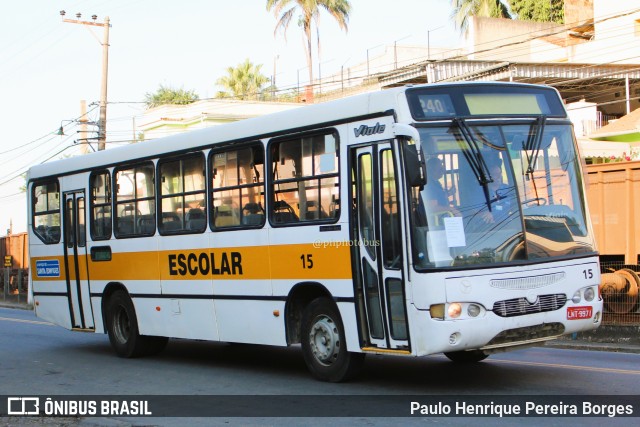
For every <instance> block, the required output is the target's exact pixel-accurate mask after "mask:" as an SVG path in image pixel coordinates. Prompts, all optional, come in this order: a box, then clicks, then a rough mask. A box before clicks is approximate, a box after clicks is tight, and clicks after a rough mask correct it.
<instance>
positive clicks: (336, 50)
mask: <svg viewBox="0 0 640 427" xmlns="http://www.w3.org/2000/svg"><path fill="white" fill-rule="evenodd" d="M450 3H451V2H450V0H393V1H391V2H389V1H383V0H351V5H352V11H351V14H350V18H349V23H348V26H349V28H348V32H347V33H345V32H343V31H342V30H340V28H339V27H338V25H337V24H336V23H335V22H334V21H333V18H331V17H330V16H329V15H328V14H323V15H321V17H320V38H321V45H322V57H321V62H322V75H323V76H324V75H329V74H332V73H334V72H337V71H338V70H339V69H340V67H341V66H344V67H350V66H353V65H356V64H359V63H363V62H364V61H365V60H366V55H367V50H368V51H369V55H371V56H372V57H373V56H375V55H376V53H378V52H379V53H382V51H383V50H384V46H385V45H387V46H389V45H393V44H394V42H397V43H398V44H399V45H405V44H406V45H422V46H426V45H427V39H429V44H430V46H431V47H433V48H438V47H446V48H455V47H459V46H460V45H461V44H462V43H461V41H460V38H459V35H458V32H457V30H456V29H455V28H454V25H453V23H452V20H451V19H450V15H451V8H450ZM61 10H65V11H66V12H67V13H66V16H65V18H68V19H75V15H76V13H78V12H80V13H82V17H81V19H82V20H91V15H93V14H96V15H97V16H98V18H97V22H104V18H105V16H109V18H110V20H111V28H110V34H109V45H110V46H109V72H108V103H109V104H108V108H107V142H108V144H107V147H108V149H109V148H111V147H115V146H117V145H121V144H122V143H119V142H118V141H125V140H128V139H131V138H132V134H133V130H132V129H133V126H134V118H136V117H138V118H139V117H140V115H141V114H142V112H143V110H144V104H143V103H142V102H143V100H144V96H145V94H146V93H152V92H155V90H156V89H157V88H158V87H159V85H160V84H163V85H165V86H171V87H175V88H180V87H182V88H184V89H186V90H194V91H195V92H196V93H197V94H198V95H199V96H200V98H201V99H204V98H209V97H213V96H215V94H216V93H217V92H218V90H219V88H218V87H216V85H215V82H216V80H217V79H218V78H220V77H222V76H223V75H225V72H226V69H227V67H229V66H235V65H237V64H239V63H240V62H243V61H244V60H245V59H247V58H248V59H249V60H250V61H251V62H253V63H254V64H263V67H262V72H263V74H265V75H267V76H269V77H271V76H272V75H273V74H274V69H275V77H276V85H277V86H278V87H286V86H289V87H293V86H295V85H296V82H297V79H298V75H304V76H306V75H307V74H306V73H307V70H306V60H305V55H304V50H303V44H302V35H301V31H300V29H299V28H298V27H297V25H296V22H295V19H294V20H293V21H292V23H291V25H290V27H289V29H288V31H287V33H286V38H285V37H284V36H283V34H282V32H279V33H278V34H277V35H276V36H275V37H274V29H275V24H276V18H275V17H274V15H273V13H272V12H267V10H266V0H236V1H223V0H182V1H180V2H177V1H175V0H173V1H169V0H73V1H72V0H23V1H12V2H5V3H4V4H3V12H2V13H1V14H0V95H1V96H2V98H3V99H2V101H1V102H0V123H1V124H2V129H3V132H2V137H1V138H0V206H1V208H0V236H1V235H5V234H6V232H7V230H8V229H9V227H10V224H12V227H13V232H14V233H17V232H22V231H26V226H27V225H26V224H27V214H26V196H25V194H24V193H22V192H21V190H20V187H21V186H22V185H24V179H23V178H22V176H21V174H22V173H24V172H25V171H26V170H27V169H28V168H29V167H30V166H31V165H35V164H39V163H42V162H44V161H50V160H55V159H58V158H61V157H62V156H69V155H78V154H79V152H80V150H79V146H78V145H74V144H73V141H74V139H75V138H77V134H74V131H75V130H77V128H75V129H74V128H73V126H74V125H73V123H72V122H71V121H72V120H75V119H77V118H78V117H79V116H80V100H86V101H87V104H88V105H89V107H88V110H89V120H90V121H97V120H98V109H97V101H98V100H99V97H100V79H101V70H102V47H101V45H100V42H99V40H102V37H103V33H102V31H103V29H102V28H101V27H87V26H84V25H77V24H71V23H64V22H62V19H61V16H60V11H61ZM89 28H92V30H89ZM325 73H326V74H325ZM93 103H95V105H92V104H93ZM61 125H65V126H68V130H65V133H66V134H68V135H67V136H58V135H56V132H57V130H58V128H59V127H60V126H61Z"/></svg>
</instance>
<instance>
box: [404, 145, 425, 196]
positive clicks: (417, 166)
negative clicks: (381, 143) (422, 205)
mask: <svg viewBox="0 0 640 427" xmlns="http://www.w3.org/2000/svg"><path fill="white" fill-rule="evenodd" d="M404 162H405V173H406V175H407V182H408V183H409V185H410V186H411V187H420V189H422V187H424V186H425V185H427V173H426V170H427V168H426V166H425V163H424V157H422V152H421V151H418V148H417V146H416V145H415V144H411V145H409V144H407V143H405V144H404Z"/></svg>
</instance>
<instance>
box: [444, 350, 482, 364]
mask: <svg viewBox="0 0 640 427" xmlns="http://www.w3.org/2000/svg"><path fill="white" fill-rule="evenodd" d="M444 355H445V356H447V357H448V358H449V360H451V361H452V362H456V363H476V362H480V361H481V360H484V359H486V358H487V357H489V355H488V354H486V353H485V352H484V351H480V350H468V351H451V352H448V353H445V354H444Z"/></svg>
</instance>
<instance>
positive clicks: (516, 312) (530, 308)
mask: <svg viewBox="0 0 640 427" xmlns="http://www.w3.org/2000/svg"><path fill="white" fill-rule="evenodd" d="M566 302H567V296H566V295H565V294H551V295H540V296H538V299H537V300H536V302H534V303H533V304H531V303H530V302H529V301H527V299H526V298H524V297H523V298H514V299H507V300H504V301H497V302H495V303H494V304H493V312H494V313H495V314H497V315H498V316H500V317H514V316H524V315H525V314H533V313H544V312H546V311H555V310H559V309H561V308H562V307H564V305H565V303H566Z"/></svg>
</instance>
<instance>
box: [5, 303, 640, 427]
mask: <svg viewBox="0 0 640 427" xmlns="http://www.w3.org/2000/svg"><path fill="white" fill-rule="evenodd" d="M0 352H1V353H0V354H1V356H0V395H34V394H37V395H65V394H69V395H189V396H193V395H239V396H243V395H268V396H274V398H273V399H274V400H273V402H274V404H275V405H277V404H279V403H282V402H280V401H278V399H279V398H278V396H280V395H287V396H292V395H293V396H303V395H329V396H331V395H344V396H353V395H355V396H358V395H360V396H365V395H436V396H439V395H443V396H448V397H450V398H451V397H455V396H460V395H470V396H478V395H479V396H483V395H485V396H486V395H489V396H494V395H513V396H520V395H557V396H558V399H559V400H561V399H562V396H567V395H634V394H638V390H640V354H626V353H608V352H592V351H579V350H563V349H554V348H545V347H537V348H532V349H527V350H521V351H518V352H512V353H504V354H499V355H493V356H491V357H490V358H489V359H487V360H485V361H484V362H482V363H480V364H475V365H467V366H460V365H456V364H453V363H451V362H449V361H448V360H447V359H446V358H444V356H440V355H436V356H430V357H425V358H417V359H416V358H397V357H385V356H373V357H368V359H367V363H366V366H365V369H364V371H363V372H362V375H361V376H360V377H359V378H358V379H357V380H356V381H353V382H350V383H345V384H328V383H322V382H318V381H315V380H313V379H312V378H311V377H310V375H309V374H308V373H307V370H306V368H305V365H304V363H303V361H302V355H301V353H300V350H299V349H298V348H295V347H292V348H274V347H263V346H253V345H228V344H222V343H209V342H194V341H184V340H173V341H171V342H170V344H169V346H168V347H167V349H166V350H165V351H164V352H163V353H162V354H161V355H159V356H156V357H153V358H146V359H120V358H117V357H116V356H115V355H114V354H113V352H112V351H111V348H110V346H109V341H108V339H107V337H106V335H95V334H87V333H78V332H69V331H66V330H64V329H62V328H60V327H57V326H52V325H50V324H47V323H46V322H42V321H40V320H39V319H36V318H35V317H34V316H33V314H32V313H31V312H28V311H23V310H11V309H2V308H0ZM243 399H244V400H243ZM311 399H313V398H311ZM345 402H349V401H348V399H347V398H345ZM0 403H2V402H0ZM250 403H251V400H250V399H247V398H240V399H239V401H238V402H236V404H237V405H238V407H242V406H243V405H247V404H250ZM306 403H307V404H308V403H309V402H308V401H306ZM330 403H331V402H329V404H328V405H327V406H328V407H327V408H326V413H327V414H331V413H332V407H331V404H330ZM323 404H325V402H324V401H320V400H318V405H323ZM345 404H346V403H345ZM355 404H357V401H356V403H355ZM636 415H637V416H640V414H636ZM637 420H638V418H635V419H631V420H629V419H627V420H626V421H625V420H623V419H613V420H612V419H607V420H606V421H605V420H604V419H602V418H600V419H596V418H582V419H574V418H517V419H514V418H511V419H507V420H501V421H502V423H501V424H506V425H523V424H524V425H540V424H541V423H543V424H545V425H549V426H553V425H581V426H588V425H594V426H596V425H597V426H599V425H601V423H602V422H607V424H611V422H613V424H619V425H629V421H631V424H635V423H636V422H637ZM45 421H46V422H54V421H55V422H59V423H60V424H61V425H75V424H81V425H94V424H96V423H97V425H129V424H133V425H176V426H178V425H186V424H189V425H236V424H241V425H324V424H327V423H330V424H336V421H332V419H327V418H304V419H300V418H283V419H276V418H251V419H248V418H215V419H211V418H199V419H192V420H189V422H186V420H185V419H184V418H167V419H159V418H137V419H136V418H126V417H120V418H110V419H96V418H87V419H58V420H43V419H31V420H27V419H16V418H12V419H10V420H6V419H1V420H0V425H3V424H8V425H39V424H41V423H43V422H45ZM470 421H471V419H469V418H462V419H461V418H456V419H453V418H433V417H431V418H429V417H425V418H420V419H415V418H404V419H400V420H396V419H389V418H382V419H376V418H368V417H367V416H366V414H363V416H361V417H354V418H345V419H341V420H339V421H338V422H337V423H338V425H345V424H349V425H397V424H398V423H402V424H403V425H406V424H412V425H413V424H417V425H424V424H425V423H426V424H439V425H461V426H462V425H469V423H470ZM30 423H34V424H30ZM473 423H474V425H479V426H483V425H486V426H492V425H495V424H496V420H495V419H492V418H476V419H474V421H473ZM574 423H575V424H574Z"/></svg>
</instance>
